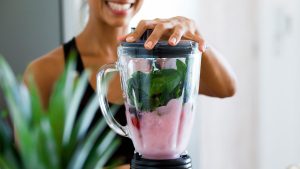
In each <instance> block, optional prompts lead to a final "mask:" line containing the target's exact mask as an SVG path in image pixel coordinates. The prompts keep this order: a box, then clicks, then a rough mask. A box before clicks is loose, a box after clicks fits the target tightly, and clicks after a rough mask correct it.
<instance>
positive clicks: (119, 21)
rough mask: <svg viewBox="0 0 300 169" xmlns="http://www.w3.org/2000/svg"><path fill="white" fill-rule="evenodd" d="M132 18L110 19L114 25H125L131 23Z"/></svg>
mask: <svg viewBox="0 0 300 169" xmlns="http://www.w3.org/2000/svg"><path fill="white" fill-rule="evenodd" d="M129 22H130V19H113V20H110V21H108V24H109V25H111V26H112V27H123V26H127V25H129Z"/></svg>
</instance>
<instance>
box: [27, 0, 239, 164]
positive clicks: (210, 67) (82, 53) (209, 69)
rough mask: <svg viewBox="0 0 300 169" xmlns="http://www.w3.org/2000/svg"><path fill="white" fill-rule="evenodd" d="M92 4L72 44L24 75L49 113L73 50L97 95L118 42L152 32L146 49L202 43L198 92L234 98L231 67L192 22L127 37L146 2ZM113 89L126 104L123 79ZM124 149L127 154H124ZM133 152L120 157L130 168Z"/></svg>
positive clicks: (165, 22)
mask: <svg viewBox="0 0 300 169" xmlns="http://www.w3.org/2000/svg"><path fill="white" fill-rule="evenodd" d="M88 4H89V7H90V13H89V20H88V23H87V25H86V27H85V29H84V30H83V31H82V32H81V33H80V34H79V35H78V36H76V37H75V38H74V39H73V40H71V41H70V42H68V43H66V44H64V45H63V46H60V47H58V48H57V49H54V50H53V51H52V52H50V53H48V54H46V55H45V56H42V57H40V58H38V59H37V60H35V61H33V62H32V63H31V64H30V65H29V66H28V68H27V70H26V72H25V81H26V79H27V78H28V76H29V75H30V74H31V75H33V77H34V80H35V82H36V83H37V85H38V89H39V93H40V96H41V98H42V103H43V105H44V107H45V108H46V107H47V103H48V100H49V96H50V94H51V90H52V88H53V85H54V83H55V82H56V81H57V79H58V77H59V76H60V75H61V74H62V72H63V70H64V68H65V60H66V58H67V56H68V54H69V52H70V51H71V50H72V49H74V50H75V51H76V52H77V61H78V62H79V63H77V64H78V66H77V71H79V73H80V72H81V71H82V70H84V69H91V70H92V76H91V78H90V86H89V89H88V90H89V91H87V93H93V92H94V91H95V89H96V79H95V77H96V73H97V71H98V69H99V67H101V66H102V65H104V64H107V63H112V62H115V61H116V60H117V46H118V42H119V41H120V40H126V41H127V42H134V41H135V40H137V39H138V38H139V37H140V36H141V35H142V34H143V32H144V31H145V30H146V29H153V33H152V34H151V36H150V37H149V38H148V39H147V41H146V42H145V48H147V49H149V50H150V49H152V48H153V47H154V46H155V44H156V43H157V41H158V40H160V39H161V38H167V39H168V42H169V44H170V45H176V44H177V43H178V42H179V41H180V40H181V39H182V38H184V39H189V40H194V41H196V42H198V43H199V50H200V51H201V52H204V53H203V57H202V70H201V84H200V88H199V92H200V93H201V94H204V95H207V96H213V97H220V98H224V97H230V96H232V95H234V93H235V88H236V87H235V76H234V74H233V72H232V71H231V69H230V66H229V65H228V63H227V62H226V61H225V60H224V58H223V57H222V56H221V55H220V54H219V53H217V52H216V51H215V50H214V49H213V48H212V47H208V48H206V44H205V40H204V39H203V37H202V36H201V34H200V33H199V32H198V30H197V28H196V26H195V23H194V22H193V21H192V20H190V19H188V18H185V17H179V16H178V17H173V18H169V19H155V20H147V21H141V22H139V24H138V26H137V27H136V30H135V31H134V32H133V33H131V34H127V35H126V30H128V28H127V26H128V24H129V22H130V20H131V18H132V17H133V16H134V15H135V14H136V13H137V12H138V11H139V9H140V7H141V5H142V4H143V0H88ZM110 89H112V90H110V91H108V100H109V102H111V103H114V104H122V103H123V100H122V93H121V88H120V82H119V80H118V78H115V79H113V81H112V83H111V86H110ZM81 104H85V102H84V101H83V102H82V103H81ZM121 149H122V150H124V149H125V150H124V151H125V152H124V151H123V152H122V151H121ZM127 151H128V152H127ZM132 152H133V149H132V145H131V143H128V141H127V142H126V141H122V146H121V148H120V151H119V150H118V151H117V155H120V156H123V157H124V156H125V157H126V158H125V161H126V162H127V163H128V162H129V159H130V158H131V154H130V153H132ZM117 155H116V156H117Z"/></svg>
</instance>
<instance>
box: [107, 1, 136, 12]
mask: <svg viewBox="0 0 300 169" xmlns="http://www.w3.org/2000/svg"><path fill="white" fill-rule="evenodd" d="M105 4H106V5H107V7H108V8H109V9H110V10H111V11H112V13H113V14H116V15H126V14H127V13H128V12H129V10H130V9H131V8H132V7H133V5H134V2H117V1H105Z"/></svg>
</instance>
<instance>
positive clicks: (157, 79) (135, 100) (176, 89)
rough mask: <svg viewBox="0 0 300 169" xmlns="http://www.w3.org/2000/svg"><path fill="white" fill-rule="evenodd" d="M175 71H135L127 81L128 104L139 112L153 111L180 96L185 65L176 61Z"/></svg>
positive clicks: (185, 69)
mask: <svg viewBox="0 0 300 169" xmlns="http://www.w3.org/2000/svg"><path fill="white" fill-rule="evenodd" d="M176 66H177V69H156V70H154V69H153V70H154V71H152V72H150V73H143V72H140V71H137V72H135V73H133V74H132V76H131V78H130V79H129V80H128V81H127V89H128V90H127V95H128V97H129V103H130V104H131V105H134V106H135V107H137V108H138V109H139V110H141V111H153V110H155V109H156V108H157V107H160V106H165V105H166V104H167V103H168V102H169V101H170V100H171V99H176V98H179V97H180V96H181V95H182V91H183V84H184V81H185V75H186V71H187V67H186V65H185V64H184V63H183V62H182V61H181V60H179V59H177V60H176Z"/></svg>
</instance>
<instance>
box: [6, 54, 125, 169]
mask: <svg viewBox="0 0 300 169" xmlns="http://www.w3.org/2000/svg"><path fill="white" fill-rule="evenodd" d="M74 68H75V62H74V59H71V60H70V61H69V62H68V64H67V66H66V69H65V71H64V73H63V75H62V76H61V78H60V79H59V80H58V82H57V83H56V85H55V87H54V89H53V93H52V95H51V98H50V101H49V106H48V109H47V110H44V109H43V107H42V105H41V101H40V98H39V96H38V91H37V88H36V86H35V84H34V83H33V80H31V81H30V82H29V85H28V87H26V86H25V85H24V84H23V83H22V80H20V79H21V78H16V76H15V75H14V74H13V72H12V70H11V68H10V67H9V65H8V64H7V62H6V61H5V59H4V58H3V57H2V56H0V86H1V89H2V92H3V95H4V98H5V100H6V104H7V109H8V110H7V111H5V110H1V112H0V168H1V169H94V168H95V169H99V168H103V166H104V165H105V163H106V162H107V160H108V159H109V157H110V156H111V155H112V153H113V152H114V150H115V149H116V148H117V146H118V145H119V144H120V140H119V139H117V138H116V137H115V136H116V135H115V133H114V132H112V131H110V132H108V133H107V134H106V135H105V137H102V138H99V136H100V134H101V133H103V131H104V128H105V127H106V123H105V121H104V119H101V120H100V122H99V123H97V124H96V125H95V126H90V121H91V117H93V115H94V114H95V112H96V110H97V108H98V102H97V98H96V96H95V97H93V98H92V99H91V100H90V102H89V103H88V104H87V105H86V107H85V109H84V110H83V112H82V113H80V115H77V114H76V112H77V110H78V106H79V104H78V103H79V101H80V100H81V97H82V96H83V94H84V91H85V87H86V85H87V83H88V77H89V72H88V71H85V72H84V73H83V74H82V75H81V76H80V77H78V78H75V77H74V70H75V69H74ZM1 109H2V108H1ZM114 109H115V110H116V109H117V107H114ZM7 118H10V119H11V122H12V124H13V128H12V127H10V125H9V123H8V121H7V120H6V119H7ZM14 138H16V140H17V141H16V142H17V143H15V142H14Z"/></svg>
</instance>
